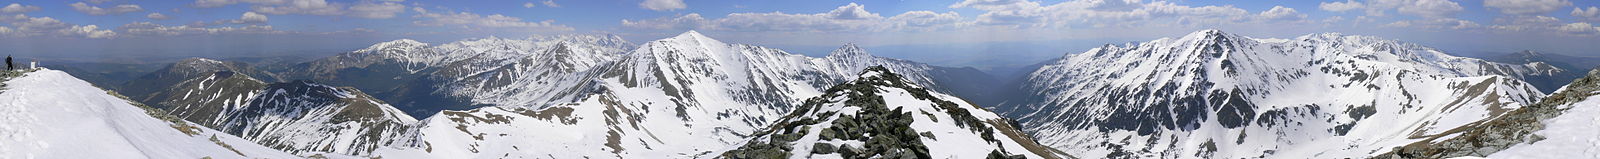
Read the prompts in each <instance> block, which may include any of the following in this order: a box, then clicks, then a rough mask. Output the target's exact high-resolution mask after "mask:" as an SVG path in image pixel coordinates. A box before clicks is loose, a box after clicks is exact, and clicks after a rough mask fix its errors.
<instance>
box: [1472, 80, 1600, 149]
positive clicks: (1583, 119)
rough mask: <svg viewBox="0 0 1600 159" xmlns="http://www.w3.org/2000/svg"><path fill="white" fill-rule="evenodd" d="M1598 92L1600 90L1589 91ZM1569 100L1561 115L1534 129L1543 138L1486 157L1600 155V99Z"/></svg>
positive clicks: (1593, 97)
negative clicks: (1541, 127) (1537, 129)
mask: <svg viewBox="0 0 1600 159" xmlns="http://www.w3.org/2000/svg"><path fill="white" fill-rule="evenodd" d="M1591 94H1600V92H1591ZM1589 98H1590V99H1589V100H1584V101H1582V102H1578V103H1572V104H1571V105H1568V106H1567V111H1566V112H1565V113H1563V115H1561V116H1557V117H1555V118H1551V119H1548V120H1545V121H1543V122H1544V126H1545V129H1544V130H1539V131H1537V132H1534V134H1537V135H1539V136H1541V137H1543V138H1544V140H1539V141H1535V142H1533V143H1526V144H1519V145H1516V146H1512V147H1510V148H1508V149H1505V150H1501V151H1500V152H1495V153H1494V154H1493V155H1489V158H1600V125H1596V124H1595V123H1600V98H1596V96H1589Z"/></svg>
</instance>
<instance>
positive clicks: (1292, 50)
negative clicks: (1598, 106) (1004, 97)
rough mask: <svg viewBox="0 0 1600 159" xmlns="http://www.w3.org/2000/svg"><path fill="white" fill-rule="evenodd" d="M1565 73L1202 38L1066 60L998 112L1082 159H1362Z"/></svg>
mask: <svg viewBox="0 0 1600 159" xmlns="http://www.w3.org/2000/svg"><path fill="white" fill-rule="evenodd" d="M1561 71H1565V70H1560V69H1559V68H1554V67H1543V66H1536V65H1513V64H1504V63H1496V62H1489V61H1484V60H1479V59H1472V58H1464V57H1455V56H1450V55H1447V54H1444V53H1443V52H1441V51H1438V50H1435V49H1433V48H1428V47H1424V46H1420V45H1416V44H1410V43H1403V42H1398V41H1394V40H1386V39H1379V38H1376V37H1368V36H1349V35H1341V34H1336V33H1324V34H1312V35H1305V36H1300V37H1297V38H1293V39H1256V38H1249V37H1244V36H1240V35H1235V34H1229V33H1225V32H1222V31H1218V30H1204V31H1199V32H1194V33H1191V34H1188V35H1186V36H1183V37H1180V38H1163V39H1157V40H1154V41H1149V42H1143V43H1137V44H1127V45H1106V46H1103V47H1100V48H1095V49H1091V50H1089V51H1086V52H1083V53H1077V54H1069V55H1066V56H1065V57H1062V58H1060V59H1058V60H1056V61H1055V62H1052V63H1049V64H1047V65H1044V66H1042V67H1040V69H1038V70H1036V71H1033V72H1032V74H1030V75H1029V76H1028V77H1027V78H1026V80H1024V81H1023V82H1024V83H1021V84H1019V85H1020V86H1021V87H1022V88H1018V90H1020V91H1022V92H1020V93H1015V94H1023V95H1024V96H1021V97H1018V98H1013V99H1011V100H1010V101H1008V102H1006V103H1005V104H1004V105H1000V106H999V107H998V108H997V109H996V112H999V113H1001V114H1004V115H1006V116H1008V117H1012V118H1015V119H1017V120H1018V121H1020V122H1021V125H1022V127H1023V130H1024V131H1027V132H1029V133H1031V134H1033V135H1035V137H1038V139H1039V140H1040V142H1042V143H1044V144H1045V145H1049V146H1051V147H1055V148H1058V149H1061V150H1063V151H1066V152H1067V153H1069V154H1075V155H1079V156H1095V157H1108V158H1132V157H1160V158H1185V157H1199V158H1257V157H1266V158H1346V157H1350V158H1360V157H1364V156H1366V155H1370V154H1371V153H1373V152H1381V151H1387V150H1389V149H1390V148H1392V147H1398V146H1403V145H1405V144H1408V143H1411V142H1415V141H1417V140H1418V139H1419V138H1425V137H1440V136H1445V137H1448V136H1446V135H1448V134H1447V133H1446V132H1448V131H1449V130H1451V129H1452V128H1456V127H1461V126H1464V125H1467V124H1469V123H1471V122H1473V121H1478V120H1482V119H1488V118H1496V117H1499V116H1502V115H1504V114H1505V112H1509V111H1513V110H1518V109H1519V108H1521V107H1523V106H1526V105H1528V104H1532V103H1534V102H1538V99H1539V98H1541V97H1543V96H1544V94H1543V93H1541V92H1540V91H1538V89H1536V88H1534V87H1533V86H1531V85H1529V84H1528V83H1527V82H1523V81H1522V80H1523V79H1527V78H1532V77H1548V76H1552V75H1553V73H1555V72H1561ZM1330 145H1335V146H1331V147H1330Z"/></svg>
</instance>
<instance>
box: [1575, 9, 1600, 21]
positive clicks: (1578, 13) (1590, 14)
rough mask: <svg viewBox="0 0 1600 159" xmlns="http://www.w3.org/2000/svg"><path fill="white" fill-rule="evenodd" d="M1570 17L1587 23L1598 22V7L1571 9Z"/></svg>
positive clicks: (1599, 12)
mask: <svg viewBox="0 0 1600 159" xmlns="http://www.w3.org/2000/svg"><path fill="white" fill-rule="evenodd" d="M1572 16H1573V17H1578V18H1582V19H1584V20H1588V21H1595V22H1600V7H1589V9H1583V8H1572Z"/></svg>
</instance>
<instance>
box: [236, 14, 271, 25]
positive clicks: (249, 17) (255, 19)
mask: <svg viewBox="0 0 1600 159" xmlns="http://www.w3.org/2000/svg"><path fill="white" fill-rule="evenodd" d="M234 23H237V24H256V23H267V16H266V15H261V14H257V13H256V12H244V15H240V16H239V20H235V21H234Z"/></svg>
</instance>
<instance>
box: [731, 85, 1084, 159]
mask: <svg viewBox="0 0 1600 159" xmlns="http://www.w3.org/2000/svg"><path fill="white" fill-rule="evenodd" d="M1008 121H1010V120H1007V119H1004V118H1001V117H1000V116H999V115H996V114H994V113H991V112H989V111H987V110H984V109H981V108H979V107H976V106H973V105H970V104H968V102H966V101H963V100H961V99H960V98H956V97H955V96H950V95H945V94H941V93H937V92H932V91H929V90H927V89H925V88H922V87H917V86H915V85H914V84H911V83H910V82H909V81H906V80H904V79H902V78H901V76H899V75H897V74H894V73H891V72H890V71H888V70H887V69H885V68H883V67H871V68H867V70H866V71H865V72H863V73H862V74H861V76H860V78H859V79H857V80H855V81H852V82H849V83H844V84H841V85H838V86H834V87H833V88H830V89H828V92H827V93H826V94H824V95H821V96H818V97H815V98H811V99H809V100H807V101H806V103H805V104H803V105H801V106H800V107H798V108H797V110H796V111H794V112H791V113H790V114H789V115H787V116H784V117H783V118H781V119H778V120H777V123H775V124H774V125H773V126H771V127H767V128H766V129H763V130H761V131H760V132H758V133H757V134H756V136H755V137H753V138H751V139H750V140H749V141H748V143H747V144H744V145H741V146H739V147H738V148H737V149H735V150H732V151H728V152H727V153H724V154H721V156H720V157H721V158H859V157H875V158H876V157H881V158H907V157H915V158H984V157H996V156H998V157H1001V158H1005V157H1013V158H1014V157H1025V158H1061V157H1060V156H1058V154H1056V152H1054V151H1053V150H1050V149H1049V148H1047V147H1044V146H1041V145H1038V144H1037V143H1035V142H1034V141H1033V140H1032V139H1031V138H1029V137H1028V136H1027V135H1026V134H1023V133H1022V132H1021V131H1020V130H1017V129H1015V128H1012V127H1011V126H1012V125H1010V122H1008Z"/></svg>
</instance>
